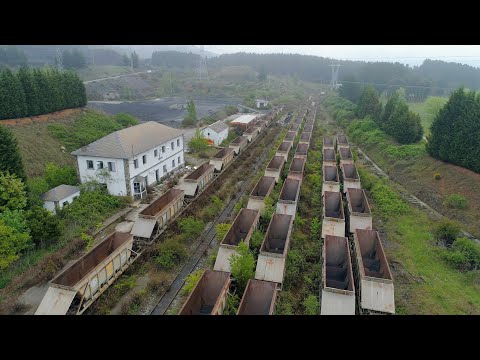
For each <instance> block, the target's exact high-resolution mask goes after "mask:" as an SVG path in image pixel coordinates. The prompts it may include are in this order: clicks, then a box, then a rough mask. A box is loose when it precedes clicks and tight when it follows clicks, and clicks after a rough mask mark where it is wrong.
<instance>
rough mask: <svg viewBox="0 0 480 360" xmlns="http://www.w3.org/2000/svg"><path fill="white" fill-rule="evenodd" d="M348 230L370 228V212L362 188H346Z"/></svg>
mask: <svg viewBox="0 0 480 360" xmlns="http://www.w3.org/2000/svg"><path fill="white" fill-rule="evenodd" d="M347 202H348V212H349V215H350V216H349V220H350V225H349V228H350V232H351V233H354V232H355V230H356V229H362V230H372V213H371V212H370V205H368V200H367V197H366V196H365V191H364V190H363V189H347Z"/></svg>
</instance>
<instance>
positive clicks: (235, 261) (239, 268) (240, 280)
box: [229, 242, 255, 293]
mask: <svg viewBox="0 0 480 360" xmlns="http://www.w3.org/2000/svg"><path fill="white" fill-rule="evenodd" d="M229 261H230V267H231V272H232V275H233V278H234V279H235V280H236V283H237V291H238V292H239V293H243V291H244V290H245V287H246V286H247V283H248V280H250V279H252V278H253V277H254V276H255V258H254V257H253V254H252V252H251V251H250V249H249V248H248V246H247V245H246V244H245V243H244V242H242V243H240V244H239V245H238V249H237V254H233V255H232V256H231V257H230V259H229Z"/></svg>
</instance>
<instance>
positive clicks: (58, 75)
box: [0, 67, 87, 120]
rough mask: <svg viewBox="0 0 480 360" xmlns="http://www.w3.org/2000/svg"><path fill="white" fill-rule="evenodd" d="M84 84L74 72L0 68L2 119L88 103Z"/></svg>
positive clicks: (0, 116)
mask: <svg viewBox="0 0 480 360" xmlns="http://www.w3.org/2000/svg"><path fill="white" fill-rule="evenodd" d="M86 104H87V95H86V91H85V86H84V85H83V82H82V81H81V80H80V78H79V77H78V75H77V74H76V73H74V72H71V71H64V72H60V71H58V70H57V69H55V68H45V69H32V68H27V67H22V68H20V69H19V70H18V71H17V72H12V71H11V70H10V69H8V68H4V69H3V70H1V71H0V120H2V119H12V118H21V117H25V116H35V115H42V114H47V113H50V112H54V111H59V110H64V109H70V108H76V107H81V106H85V105H86Z"/></svg>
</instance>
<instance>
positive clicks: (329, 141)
mask: <svg viewBox="0 0 480 360" xmlns="http://www.w3.org/2000/svg"><path fill="white" fill-rule="evenodd" d="M325 149H332V150H333V149H335V144H334V141H333V138H331V137H324V138H323V150H325Z"/></svg>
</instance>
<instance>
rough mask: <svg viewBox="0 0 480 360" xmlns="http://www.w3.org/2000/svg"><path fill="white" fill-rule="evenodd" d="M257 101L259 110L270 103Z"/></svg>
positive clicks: (262, 100) (261, 100)
mask: <svg viewBox="0 0 480 360" xmlns="http://www.w3.org/2000/svg"><path fill="white" fill-rule="evenodd" d="M255 101H256V102H257V109H260V108H263V107H265V106H267V105H268V101H267V100H264V99H257V100H255Z"/></svg>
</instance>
